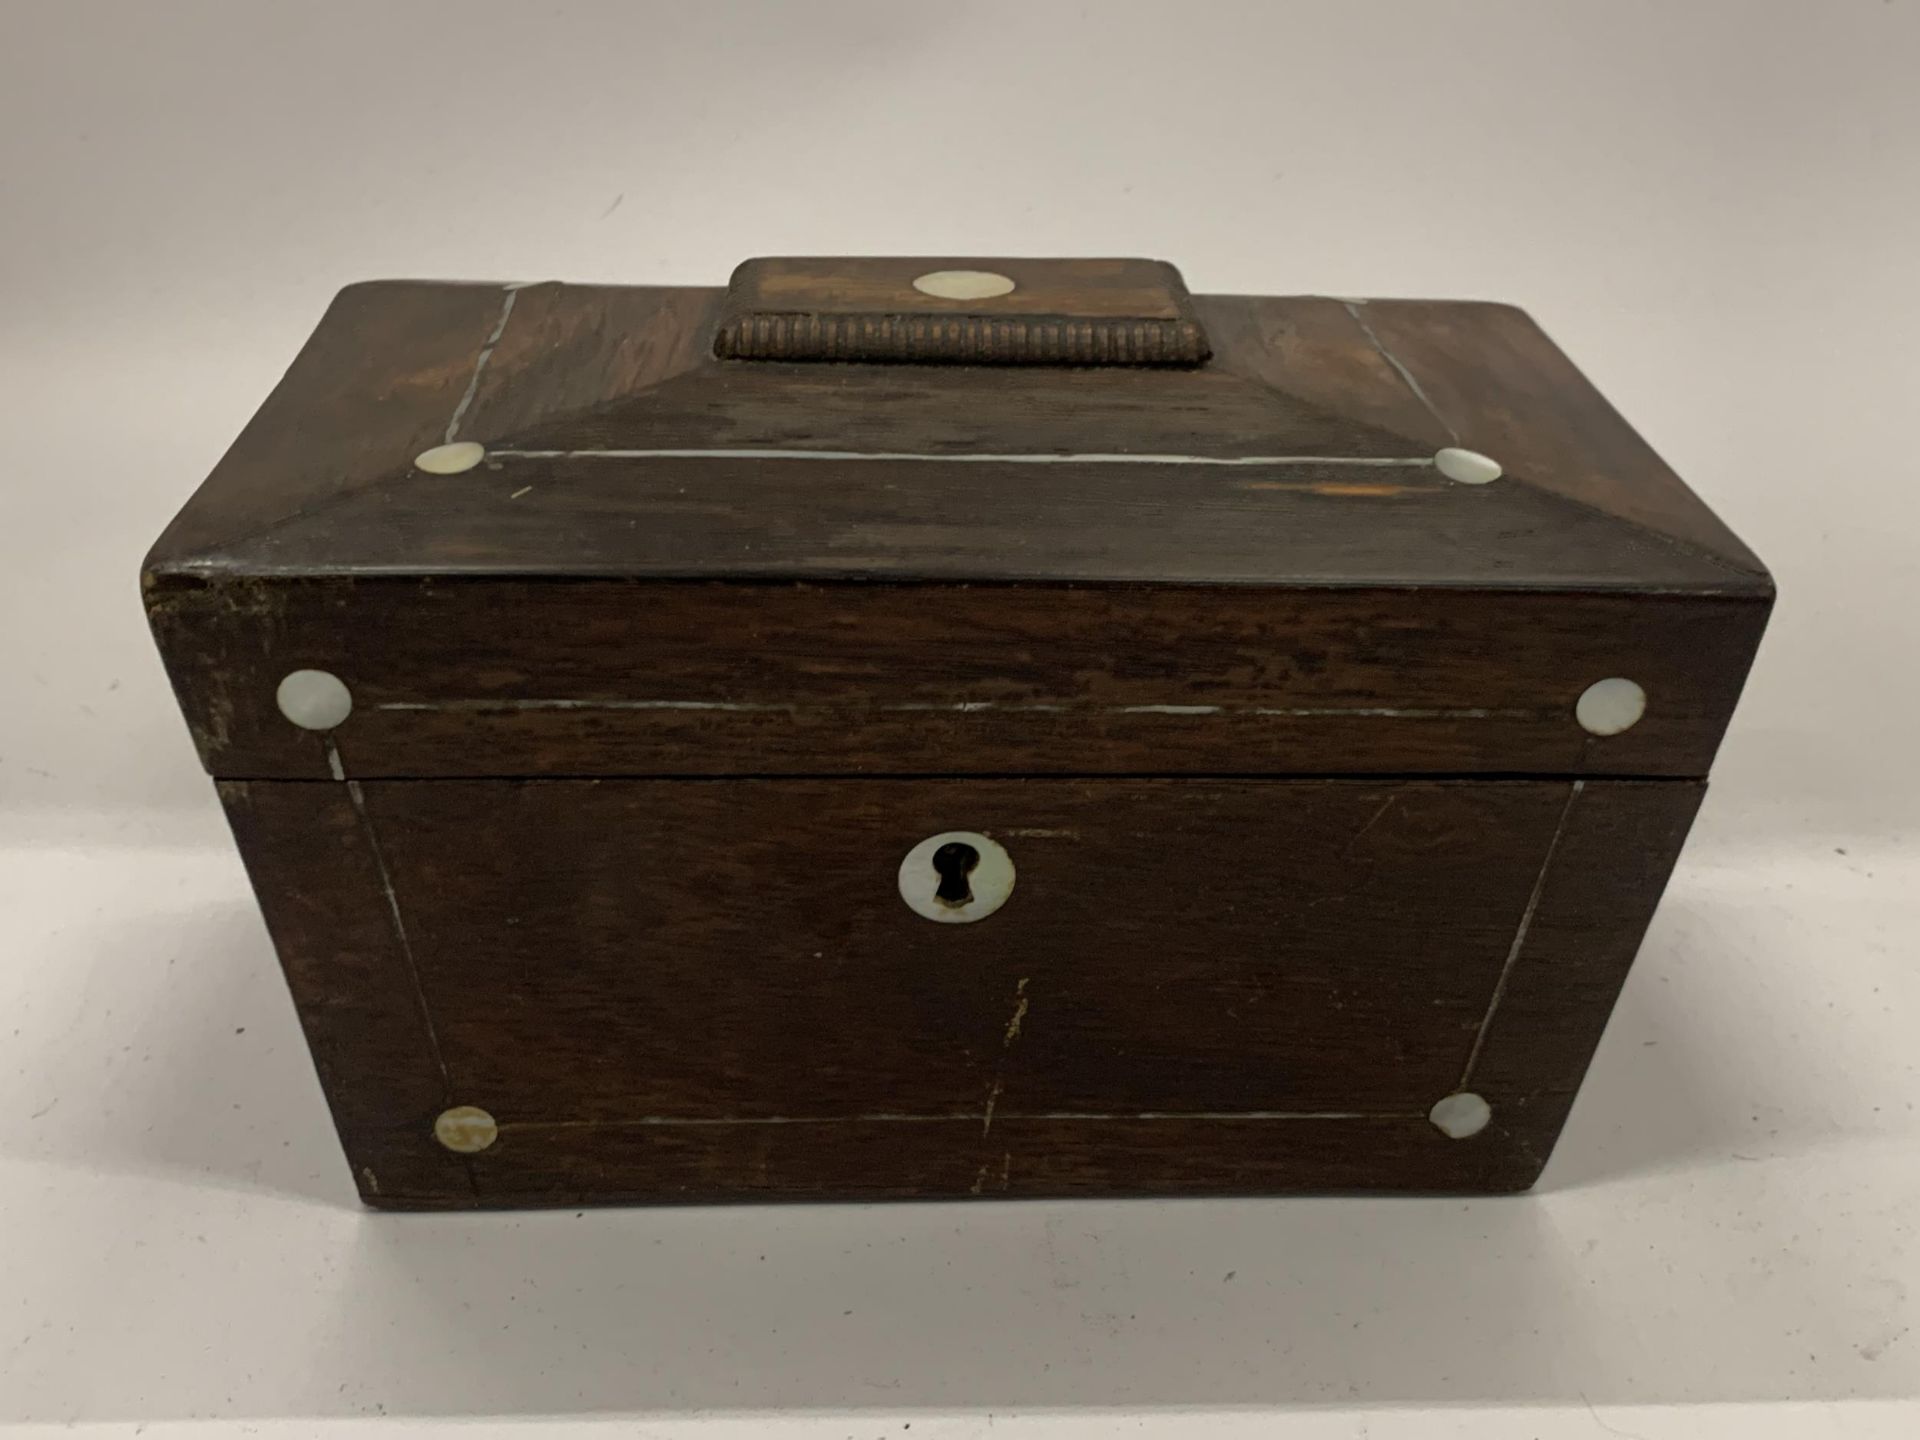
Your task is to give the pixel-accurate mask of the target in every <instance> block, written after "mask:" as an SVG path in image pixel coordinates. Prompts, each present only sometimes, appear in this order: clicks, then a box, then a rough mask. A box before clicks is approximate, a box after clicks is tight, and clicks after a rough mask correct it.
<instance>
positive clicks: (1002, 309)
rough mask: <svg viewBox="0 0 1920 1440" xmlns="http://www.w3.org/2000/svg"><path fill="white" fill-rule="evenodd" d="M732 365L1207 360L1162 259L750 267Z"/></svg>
mask: <svg viewBox="0 0 1920 1440" xmlns="http://www.w3.org/2000/svg"><path fill="white" fill-rule="evenodd" d="M713 350H714V354H716V355H718V356H719V357H720V358H721V359H723V360H788V361H795V360H799V361H818V360H841V361H865V362H868V363H881V364H910V365H1185V366H1193V365H1199V364H1201V363H1202V362H1203V361H1205V360H1206V358H1207V356H1208V354H1209V353H1210V351H1209V348H1208V345H1207V337H1206V332H1205V331H1204V330H1202V329H1201V328H1200V322H1199V321H1198V320H1196V319H1195V318H1194V314H1193V300H1192V297H1191V296H1190V295H1188V294H1187V286H1186V282H1185V281H1184V280H1182V279H1181V278H1180V272H1179V271H1178V270H1176V269H1174V268H1173V266H1171V265H1169V264H1167V263H1166V262H1165V261H1163V260H1013V259H1002V260H955V259H925V258H922V259H915V258H911V257H900V258H885V259H882V258H867V257H861V258H845V259H832V258H827V259H788V258H777V259H761V260H749V261H747V262H746V263H745V264H744V265H742V266H741V267H740V268H739V269H737V270H735V271H734V272H733V280H732V282H731V283H730V284H729V285H728V286H727V296H726V301H725V303H724V305H723V306H722V310H721V316H720V326H719V330H718V332H717V333H716V334H715V336H714V342H713Z"/></svg>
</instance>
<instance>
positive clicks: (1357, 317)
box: [1342, 300, 1460, 445]
mask: <svg viewBox="0 0 1920 1440" xmlns="http://www.w3.org/2000/svg"><path fill="white" fill-rule="evenodd" d="M1342 303H1344V304H1345V305H1346V307H1347V313H1348V314H1349V315H1351V316H1353V320H1354V323H1355V324H1356V325H1358V326H1359V327H1360V329H1361V332H1362V333H1363V334H1365V335H1366V337H1367V343H1368V344H1369V345H1371V346H1373V348H1374V350H1375V352H1376V353H1378V355H1379V356H1380V358H1381V359H1382V360H1384V361H1386V362H1387V364H1389V365H1391V366H1392V367H1393V373H1394V374H1396V375H1398V376H1399V377H1400V380H1401V383H1403V384H1404V385H1405V386H1406V387H1407V389H1409V390H1411V391H1412V392H1413V398H1414V399H1416V400H1418V401H1419V402H1420V403H1421V404H1422V405H1424V406H1425V407H1426V409H1427V414H1429V415H1431V416H1432V417H1433V418H1434V420H1435V421H1436V422H1437V423H1438V424H1439V426H1440V428H1441V429H1443V430H1445V431H1446V432H1447V434H1448V435H1449V436H1450V437H1451V438H1452V440H1453V442H1454V443H1455V444H1456V445H1457V444H1459V443H1460V432H1459V431H1458V430H1455V429H1454V428H1453V426H1452V425H1451V424H1449V423H1448V421H1447V417H1446V416H1444V415H1442V414H1441V413H1440V411H1439V410H1438V409H1437V408H1436V407H1435V405H1434V403H1433V401H1431V400H1429V399H1428V398H1427V392H1426V391H1424V390H1422V389H1421V388H1420V382H1419V381H1418V380H1416V379H1414V378H1413V372H1412V371H1411V370H1409V369H1407V367H1406V366H1404V365H1402V364H1401V363H1400V357H1399V356H1397V355H1395V354H1394V353H1393V352H1392V351H1391V350H1389V349H1387V347H1386V346H1385V345H1382V344H1381V343H1380V337H1379V336H1378V335H1376V334H1374V333H1373V326H1372V325H1371V324H1369V323H1368V321H1367V317H1366V316H1364V315H1362V314H1361V313H1360V307H1361V306H1362V305H1364V304H1366V303H1367V302H1366V301H1364V300H1357V301H1356V300H1347V301H1344V302H1342Z"/></svg>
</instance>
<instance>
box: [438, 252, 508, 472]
mask: <svg viewBox="0 0 1920 1440" xmlns="http://www.w3.org/2000/svg"><path fill="white" fill-rule="evenodd" d="M520 289H521V287H520V286H518V285H509V286H507V287H506V291H507V298H506V299H505V300H503V301H501V302H500V323H499V324H497V325H495V326H494V327H493V333H492V334H491V335H489V336H487V343H486V344H484V345H482V346H481V347H480V354H479V356H478V358H476V359H475V360H474V362H473V378H472V379H471V380H469V381H467V391H466V394H464V395H462V396H461V397H460V403H459V404H458V405H456V406H454V407H453V418H452V419H451V420H449V421H447V435H446V442H445V443H447V444H449V445H451V444H452V443H453V437H454V436H456V435H458V434H459V433H460V421H461V418H462V417H463V416H465V415H466V413H467V407H468V406H469V405H471V404H473V397H474V396H476V395H478V394H479V393H480V377H481V376H482V375H483V374H485V373H486V369H487V361H489V360H491V359H492V358H493V347H494V346H496V345H498V344H499V343H500V337H501V336H502V335H504V334H506V333H507V317H508V316H510V315H512V314H513V302H514V301H515V300H517V299H519V298H520Z"/></svg>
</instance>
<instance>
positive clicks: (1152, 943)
mask: <svg viewBox="0 0 1920 1440" xmlns="http://www.w3.org/2000/svg"><path fill="white" fill-rule="evenodd" d="M223 789H224V792H225V794H226V796H227V799H228V803H229V808H230V810H231V811H232V813H233V817H234V822H235V826H236V830H237V831H238V832H239V834H240V837H241V840H242V844H243V848H244V850H245V851H246V854H247V857H248V862H249V865H250V867H251V869H252V871H253V875H254V879H255V883H256V886H257V888H258V889H259V891H260V893H261V898H262V901H263V904H264V905H265V907H266V910H267V913H268V919H269V923H270V924H271V925H272V927H273V930H274V935H275V939H276V942H277V943H278V945H279V947H280V950H281V954H282V959H283V961H284V962H285V963H286V965H287V969H288V974H289V978H290V981H291V983H292V984H293V985H294V988H295V992H296V998H297V999H298V1000H299V1001H300V1004H301V1009H302V1014H303V1019H304V1021H305V1023H306V1024H307V1026H308V1030H309V1036H310V1038H311V1039H312V1040H313V1041H314V1044H315V1048H316V1052H317V1053H318V1054H319V1055H320V1056H321V1058H322V1074H323V1079H324V1080H325V1082H326V1084H327V1086H328V1089H329V1094H330V1098H331V1100H332V1102H333V1105H334V1109H335V1115H336V1119H337V1121H338V1122H339V1123H340V1125H341V1129H342V1134H343V1138H344V1139H345V1140H346V1143H347V1146H348V1149H349V1152H350V1154H351V1156H352V1158H353V1160H354V1164H355V1171H356V1174H357V1175H358V1176H359V1179H360V1183H361V1185H362V1189H363V1192H364V1193H366V1195H367V1197H368V1199H369V1200H371V1201H373V1202H374V1203H382V1204H393V1205H434V1204H472V1203H539V1202H547V1203H559V1204H565V1203H576V1202H580V1201H590V1200H616V1199H717V1198H755V1197H780V1196H786V1197H795V1198H833V1197H852V1198H858V1197H869V1196H941V1195H951V1196H963V1195H968V1194H985V1193H994V1194H999V1193H1006V1194H1035V1195H1038V1194H1064V1193H1099V1194H1126V1193H1142V1192H1157V1193H1168V1192H1179V1191H1218V1190H1253V1191H1260V1190H1292V1189H1316V1188H1371V1187H1380V1188H1425V1189H1503V1188H1515V1187H1517V1186H1522V1185H1525V1184H1526V1183H1529V1182H1530V1181H1531V1179H1532V1178H1533V1176H1534V1174H1535V1173H1537V1171H1538V1169H1539V1166H1540V1165H1541V1164H1542V1163H1544V1160H1545V1156H1546V1154H1547V1152H1548V1151H1549V1150H1550V1148H1551V1145H1552V1141H1553V1138H1554V1135H1555V1134H1556V1133H1557V1131H1558V1128H1559V1125H1560V1122H1561V1120H1562V1119H1563V1117H1564V1114H1565V1110H1566V1107H1567V1105H1568V1104H1569V1103H1570V1102H1571V1098H1572V1094H1573V1091H1574V1089H1575V1088H1576V1087H1577V1085H1578V1081H1579V1076H1580V1073H1581V1071H1582V1070H1583V1069H1584V1066H1585V1063H1586V1059H1587V1057H1588V1055H1589V1054H1590V1053H1591V1050H1592V1047H1593V1044H1594V1043H1595V1042H1596V1041H1597V1039H1598V1035H1599V1029H1600V1026H1601V1025H1603V1024H1604V1020H1605V1015H1606V1012H1607V1010H1608V1008H1609V1007H1610V1005H1611V1001H1612V997H1613V994H1614V992H1615V991H1616V990H1617V987H1618V984H1619V982H1620V979H1621V978H1622V977H1623V975H1624V973H1625V969H1626V967H1627V965H1628V963H1630V961H1631V958H1632V955H1633V951H1634V949H1635V947H1636V946H1637V944H1638V941H1639V938H1640V934H1641V932H1642V930H1643V929H1644V927H1645V924H1646V922H1647V919H1648V918H1649V916H1650V915H1651V912H1652V907H1653V904H1654V902H1655V901H1656V900H1657V898H1658V894H1659V890H1660V887H1661V885H1662V884H1663V883H1664V881H1665V878H1666V874H1667V872H1668V870H1669V868H1670V866H1671V863H1672V859H1673V857H1674V855H1675V853H1676V852H1677V849H1678V846H1679V843H1680V841H1681V839H1682V837H1683V836H1684V833H1685V829H1686V825H1687V823H1688V821H1689V820H1690V818H1691V815H1692V811H1693V808H1694V806H1695V805H1696V804H1697V802H1698V798H1699V793H1700V786H1698V785H1697V784H1694V783H1691V782H1633V781H1618V782H1599V781H1595V782H1585V783H1579V782H1572V781H1510V782H1438V781H1375V780H1355V781H1317V780H1308V781H1216V780H1140V779H1099V780H1067V779H1049V780H1024V781H1022V780H972V779H968V780H872V781H839V780H759V781H754V780H716V781H666V780H601V781H594V780H579V781H567V780H539V781H379V782H364V783H360V782H350V783H347V784H341V785H328V784H315V783H303V782H253V783H251V784H244V783H238V784H229V785H227V786H225V787H223ZM948 831H967V832H978V834H980V835H984V836H987V837H989V838H990V839H991V840H993V841H994V842H996V843H998V844H999V845H1001V846H1003V847H1004V849H1005V851H1006V853H1007V855H1008V856H1009V857H1010V859H1011V862H1012V865H1013V867H1014V877H1015V878H1014V884H1013V888H1012V891H1011V894H1010V895H1009V896H1008V898H1007V899H1006V901H1005V903H1004V905H1003V906H1002V907H1001V908H1000V909H999V910H998V911H996V912H995V913H993V914H991V915H990V916H987V917H986V918H983V919H980V920H978V921H977V922H975V923H958V924H946V923H934V922H933V921H932V920H930V919H928V918H925V917H924V916H923V915H922V914H920V913H917V912H916V910H915V909H913V908H910V906H909V905H908V903H907V902H906V901H905V900H904V899H903V898H902V876H901V866H902V860H903V857H905V856H906V855H907V853H908V852H909V851H910V850H912V849H913V847H915V845H916V844H918V843H919V842H921V841H923V840H925V839H927V838H928V837H930V836H936V835H939V834H941V833H943V832H948ZM322 833H324V834H327V835H329V836H331V837H333V838H334V840H335V841H337V843H335V844H332V845H330V846H329V847H327V848H325V849H324V850H322V849H320V848H319V847H315V846H314V845H313V844H312V843H311V841H310V839H308V840H306V841H305V842H304V843H303V837H311V836H313V835H315V834H322ZM1596 873H1598V874H1599V875H1600V876H1601V877H1603V881H1604V883H1598V884H1596V883H1595V882H1594V879H1593V877H1594V875H1595V874H1596ZM928 883H929V885H931V883H932V880H931V879H930V880H929V881H928ZM329 912H331V913H333V914H334V915H335V917H336V918H337V915H338V914H340V913H352V914H360V915H364V916H367V917H371V922H377V928H378V929H379V931H380V932H381V933H382V935H383V936H384V938H383V939H382V940H381V941H380V943H379V945H378V946H377V947H376V948H378V949H379V951H380V952H381V953H380V954H378V955H368V954H366V953H364V951H362V952H360V953H357V954H356V956H355V957H353V958H354V963H353V964H347V963H344V962H343V961H341V960H340V959H339V958H338V957H337V956H334V957H333V958H331V959H329V958H328V956H329V954H331V951H328V948H327V947H328V944H329V942H328V941H327V940H326V939H325V938H324V932H326V931H327V930H328V929H329V927H331V926H332V925H333V923H334V922H333V921H332V920H329V919H327V918H325V917H326V915H327V914H328V913H329ZM365 928H368V929H370V930H371V929H372V928H374V925H373V924H371V923H370V925H369V927H365ZM370 943H371V942H370ZM333 948H334V949H337V946H334V947H333ZM316 952H325V953H316ZM369 977H378V982H379V986H380V987H381V995H382V996H383V997H384V998H383V999H381V1000H380V1001H379V1003H377V1004H374V1005H373V1006H372V1007H371V1009H372V1012H373V1013H376V1014H377V1015H378V1016H379V1017H381V1018H380V1023H381V1024H382V1025H383V1026H384V1027H385V1029H387V1030H395V1029H404V1030H406V1031H408V1032H409V1033H411V1034H412V1035H413V1036H414V1037H415V1041H416V1043H415V1044H413V1045H412V1046H411V1047H408V1048H407V1053H406V1055H405V1057H404V1058H397V1057H396V1055H395V1050H396V1046H395V1044H394V1043H393V1040H392V1037H391V1036H389V1037H388V1038H387V1040H386V1041H385V1042H384V1049H383V1051H382V1056H383V1058H382V1059H381V1061H380V1063H378V1064H375V1065H361V1064H356V1063H355V1055H356V1049H355V1047H356V1045H358V1044H359V1040H358V1034H359V1032H360V1031H361V1030H364V1029H365V1028H366V1027H367V1025H368V1024H369V1021H368V1019H367V1015H368V1013H369V995H368V991H369V988H370V986H371V985H372V983H373V982H372V981H371V980H370V978H369ZM395 997H399V999H398V1000H396V998H395ZM402 1002H404V1003H402ZM1502 1015H1507V1016H1510V1017H1511V1016H1519V1017H1524V1021H1525V1023H1524V1028H1523V1029H1512V1033H1509V1029H1510V1028H1511V1027H1503V1026H1502V1024H1501V1017H1502ZM343 1026H345V1027H348V1028H347V1029H346V1030H342V1028H341V1027H343ZM354 1027H358V1028H357V1029H356V1028H354ZM383 1033H384V1032H383ZM1477 1077H1479V1078H1477ZM1460 1091H1470V1092H1473V1093H1474V1094H1483V1092H1485V1093H1484V1094H1483V1098H1484V1100H1485V1101H1486V1103H1487V1105H1489V1106H1490V1107H1491V1120H1490V1122H1488V1123H1486V1124H1485V1126H1484V1128H1481V1129H1478V1130H1477V1133H1474V1134H1472V1135H1470V1136H1467V1137H1465V1138H1459V1139H1455V1138H1450V1137H1449V1136H1448V1135H1447V1134H1445V1133H1443V1129H1442V1128H1440V1127H1439V1126H1437V1125H1436V1124H1435V1123H1434V1121H1433V1120H1432V1119H1430V1112H1432V1110H1433V1107H1434V1106H1435V1104H1436V1103H1437V1102H1440V1101H1442V1100H1444V1099H1445V1098H1446V1097H1448V1096H1449V1095H1452V1094H1455V1093H1456V1092H1460ZM455 1107H475V1108H477V1109H478V1110H480V1111H483V1112H485V1123H486V1126H487V1135H486V1138H487V1140H488V1141H489V1142H490V1143H487V1144H486V1145H485V1148H483V1149H477V1150H468V1151H450V1150H448V1149H447V1148H446V1147H445V1146H443V1145H442V1144H440V1142H439V1141H437V1140H436V1138H435V1118H436V1115H437V1114H439V1113H440V1112H442V1111H445V1110H449V1109H454V1108H455ZM1442 1113H1443V1116H1444V1114H1445V1112H1442ZM1456 1128H1458V1127H1457V1126H1456ZM382 1174H386V1175H389V1176H391V1177H393V1178H392V1180H391V1181H390V1182H388V1183H384V1184H383V1183H382V1182H381V1180H380V1178H379V1177H380V1176H381V1175H382Z"/></svg>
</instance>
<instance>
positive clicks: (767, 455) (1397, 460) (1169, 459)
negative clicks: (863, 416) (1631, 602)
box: [447, 357, 1433, 469]
mask: <svg viewBox="0 0 1920 1440" xmlns="http://www.w3.org/2000/svg"><path fill="white" fill-rule="evenodd" d="M483 358H484V357H483ZM474 383H475V384H476V385H477V384H478V383H479V378H478V375H477V374H476V376H475V381H474ZM461 408H462V409H464V408H465V405H464V403H463V404H462V407H461ZM454 418H455V419H456V421H457V420H458V419H459V417H458V415H456V416H455V417H454ZM447 435H448V437H449V438H451V437H452V435H453V429H452V427H451V426H449V427H448V430H447ZM487 458H488V459H490V460H903V461H904V460H919V461H927V462H930V463H934V464H946V465H1365V466H1403V467H1408V468H1413V469H1431V468H1432V466H1433V457H1432V456H1431V455H1408V456H1387V457H1379V456H1358V455H1157V454H1153V455H1149V454H1139V455H1108V454H1084V455H1049V454H1010V455H990V454H982V453H978V452H974V453H968V454H964V455H928V454H923V453H919V452H916V451H912V450H488V451H487Z"/></svg>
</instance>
